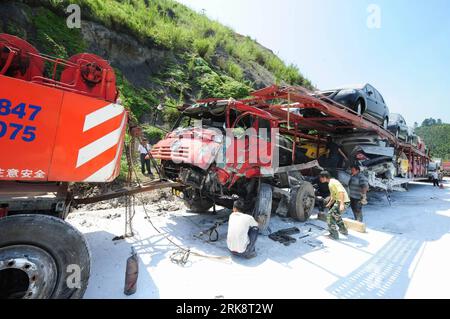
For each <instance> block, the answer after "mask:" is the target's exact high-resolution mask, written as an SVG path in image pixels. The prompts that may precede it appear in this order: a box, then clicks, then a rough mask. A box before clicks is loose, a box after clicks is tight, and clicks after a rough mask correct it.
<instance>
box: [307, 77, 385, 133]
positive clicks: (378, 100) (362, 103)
mask: <svg viewBox="0 0 450 319" xmlns="http://www.w3.org/2000/svg"><path fill="white" fill-rule="evenodd" d="M314 95H315V96H316V97H318V98H320V99H322V100H326V101H331V102H336V103H339V104H342V105H344V106H346V107H348V108H350V109H352V110H353V111H355V112H356V113H357V114H359V115H362V116H364V117H365V118H367V119H369V120H371V121H374V122H376V123H377V124H379V125H380V126H382V127H384V128H387V127H388V123H389V108H388V107H387V106H386V103H385V101H384V98H383V96H382V95H381V94H380V92H378V90H377V89H375V88H374V87H373V86H372V85H370V84H357V85H348V86H344V87H341V88H337V89H332V90H323V91H318V92H316V93H315V94H314ZM306 116H308V115H306Z"/></svg>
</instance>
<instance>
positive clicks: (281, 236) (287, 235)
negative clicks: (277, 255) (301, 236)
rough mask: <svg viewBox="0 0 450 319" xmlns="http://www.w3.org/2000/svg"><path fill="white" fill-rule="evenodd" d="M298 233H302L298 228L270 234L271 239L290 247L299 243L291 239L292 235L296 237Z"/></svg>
mask: <svg viewBox="0 0 450 319" xmlns="http://www.w3.org/2000/svg"><path fill="white" fill-rule="evenodd" d="M298 233H300V229H298V228H297V227H292V228H286V229H281V230H279V231H277V232H275V233H272V234H270V235H269V238H270V239H272V240H273V241H277V242H279V243H281V244H283V245H285V246H289V245H290V244H293V243H295V242H296V241H297V240H296V239H295V238H293V237H291V235H295V234H298Z"/></svg>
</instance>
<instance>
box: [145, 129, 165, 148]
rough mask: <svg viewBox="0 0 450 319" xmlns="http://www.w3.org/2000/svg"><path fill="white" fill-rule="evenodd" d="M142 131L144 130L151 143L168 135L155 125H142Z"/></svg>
mask: <svg viewBox="0 0 450 319" xmlns="http://www.w3.org/2000/svg"><path fill="white" fill-rule="evenodd" d="M142 131H143V132H144V135H145V137H147V138H148V140H149V142H150V144H152V145H153V144H156V143H157V142H159V141H160V140H162V139H163V138H164V136H165V135H166V133H165V132H164V131H163V130H161V129H159V128H157V127H154V126H148V125H145V126H143V127H142Z"/></svg>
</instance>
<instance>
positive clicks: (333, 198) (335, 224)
mask: <svg viewBox="0 0 450 319" xmlns="http://www.w3.org/2000/svg"><path fill="white" fill-rule="evenodd" d="M320 181H321V182H322V183H328V188H329V189H330V201H329V202H328V204H327V206H326V207H327V208H328V209H329V212H328V215H327V223H328V230H329V231H330V234H329V237H330V238H332V239H334V240H338V239H339V232H340V233H341V234H342V235H348V230H347V227H345V224H344V221H343V220H342V216H341V215H342V214H343V213H345V211H346V210H347V209H348V207H349V206H350V198H349V197H348V194H347V191H346V190H345V188H344V186H342V184H341V183H340V182H339V181H338V180H337V179H334V178H331V174H330V173H329V172H328V171H322V172H321V173H320ZM337 228H339V232H338V229H337Z"/></svg>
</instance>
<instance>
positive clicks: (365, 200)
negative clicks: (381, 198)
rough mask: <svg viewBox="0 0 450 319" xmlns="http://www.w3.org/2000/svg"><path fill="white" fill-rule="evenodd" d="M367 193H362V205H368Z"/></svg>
mask: <svg viewBox="0 0 450 319" xmlns="http://www.w3.org/2000/svg"><path fill="white" fill-rule="evenodd" d="M367 204H368V202H367V194H361V205H364V206H365V205H367Z"/></svg>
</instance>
